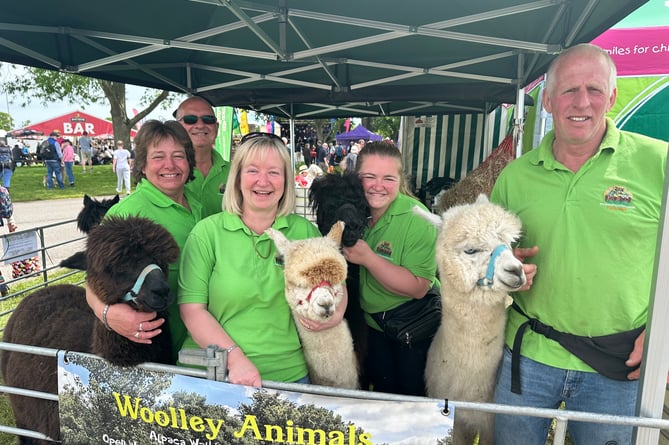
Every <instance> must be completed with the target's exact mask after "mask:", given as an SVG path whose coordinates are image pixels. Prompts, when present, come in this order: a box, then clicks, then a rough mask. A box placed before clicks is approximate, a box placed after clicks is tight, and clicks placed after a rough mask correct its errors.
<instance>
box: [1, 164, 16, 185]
mask: <svg viewBox="0 0 669 445" xmlns="http://www.w3.org/2000/svg"><path fill="white" fill-rule="evenodd" d="M0 168H2V185H3V186H4V187H5V188H6V189H8V188H9V187H10V186H11V185H12V175H13V174H14V170H12V169H11V168H10V167H0Z"/></svg>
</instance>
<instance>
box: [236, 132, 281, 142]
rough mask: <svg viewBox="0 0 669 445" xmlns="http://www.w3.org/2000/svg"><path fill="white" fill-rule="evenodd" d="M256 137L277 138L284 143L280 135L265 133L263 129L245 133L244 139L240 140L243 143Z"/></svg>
mask: <svg viewBox="0 0 669 445" xmlns="http://www.w3.org/2000/svg"><path fill="white" fill-rule="evenodd" d="M255 138H267V139H275V140H277V141H281V143H282V144H283V139H281V138H280V137H279V136H277V135H275V134H274V133H263V132H261V131H254V132H253V133H248V134H245V135H244V136H243V137H242V140H241V141H240V143H241V144H243V143H244V142H246V141H250V140H251V139H255Z"/></svg>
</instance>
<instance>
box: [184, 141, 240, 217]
mask: <svg viewBox="0 0 669 445" xmlns="http://www.w3.org/2000/svg"><path fill="white" fill-rule="evenodd" d="M211 157H212V162H213V164H212V166H211V170H209V174H208V175H207V177H206V178H205V177H204V176H203V175H202V173H201V172H200V171H199V170H198V169H197V168H195V169H193V175H194V176H195V179H193V180H191V181H189V182H188V183H186V190H188V191H189V192H190V193H191V194H192V196H194V197H195V199H197V200H198V201H199V202H200V203H201V204H202V215H201V216H202V219H204V218H206V217H207V216H209V215H213V214H214V213H220V212H221V210H222V209H223V193H221V189H222V187H225V183H226V182H227V180H228V173H229V172H230V164H229V163H228V162H227V161H225V160H223V157H222V156H221V154H220V153H219V152H217V151H216V150H212V151H211Z"/></svg>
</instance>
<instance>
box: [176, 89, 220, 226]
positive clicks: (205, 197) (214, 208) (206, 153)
mask: <svg viewBox="0 0 669 445" xmlns="http://www.w3.org/2000/svg"><path fill="white" fill-rule="evenodd" d="M173 116H174V118H175V119H176V120H178V121H179V122H180V123H181V125H182V126H183V127H184V128H185V129H186V131H187V132H188V136H190V140H191V142H192V143H193V148H194V149H195V166H196V168H195V170H194V171H193V173H194V175H195V179H194V180H192V181H189V182H188V183H186V189H189V190H190V192H191V193H192V194H193V195H195V196H196V197H197V199H198V200H199V201H200V203H201V204H202V218H206V217H207V216H209V215H213V214H214V213H218V212H220V211H221V208H222V193H221V190H224V188H225V183H226V181H227V179H228V172H229V169H230V165H229V163H228V162H227V161H225V160H224V159H223V157H222V156H221V154H220V153H219V152H217V151H216V150H214V142H215V141H216V136H217V135H218V120H217V119H216V116H215V115H214V109H213V108H212V106H211V104H210V103H209V102H208V101H207V100H206V99H204V98H202V97H199V96H192V97H189V98H188V99H186V100H184V101H183V102H181V104H180V105H179V107H178V108H177V109H176V111H175V112H174V113H173Z"/></svg>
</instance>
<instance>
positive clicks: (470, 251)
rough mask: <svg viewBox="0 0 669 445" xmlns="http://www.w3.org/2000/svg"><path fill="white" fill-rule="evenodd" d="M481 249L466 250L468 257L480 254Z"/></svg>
mask: <svg viewBox="0 0 669 445" xmlns="http://www.w3.org/2000/svg"><path fill="white" fill-rule="evenodd" d="M480 251H481V249H465V253H466V254H467V255H474V254H475V253H479V252H480Z"/></svg>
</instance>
